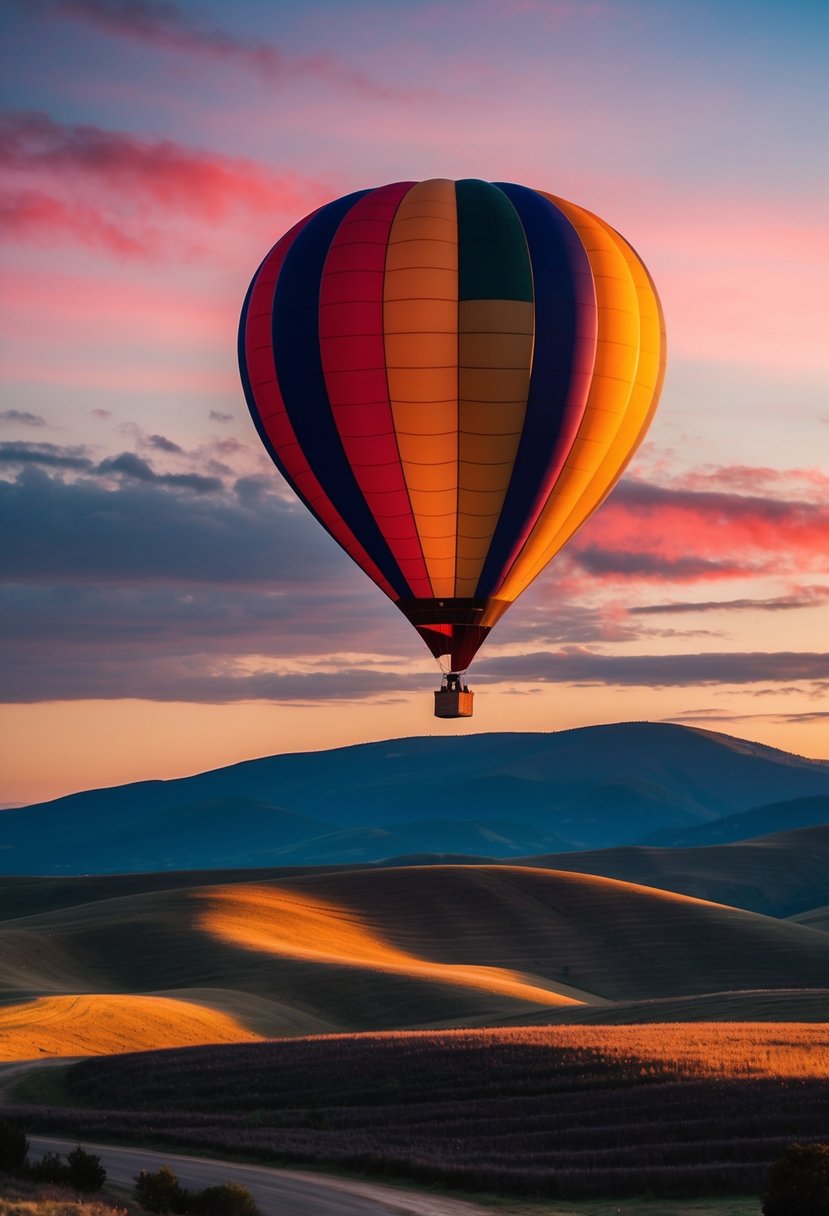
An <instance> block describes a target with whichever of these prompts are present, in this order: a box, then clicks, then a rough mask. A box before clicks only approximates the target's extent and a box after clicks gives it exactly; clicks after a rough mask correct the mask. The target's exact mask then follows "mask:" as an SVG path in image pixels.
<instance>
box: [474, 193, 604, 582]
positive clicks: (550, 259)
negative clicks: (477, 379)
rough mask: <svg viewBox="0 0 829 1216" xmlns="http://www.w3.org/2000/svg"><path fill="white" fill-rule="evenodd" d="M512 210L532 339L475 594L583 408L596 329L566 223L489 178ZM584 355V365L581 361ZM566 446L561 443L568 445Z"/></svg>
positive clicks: (583, 261) (526, 514) (576, 245)
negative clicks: (514, 440)
mask: <svg viewBox="0 0 829 1216" xmlns="http://www.w3.org/2000/svg"><path fill="white" fill-rule="evenodd" d="M495 185H497V186H498V188H499V189H500V190H502V191H503V193H504V194H505V195H506V197H507V198H508V199H509V201H510V202H511V203H512V205H513V207H514V208H515V210H516V211H517V212H518V216H519V218H520V221H521V224H522V226H523V229H524V233H525V235H526V240H527V245H528V247H529V252H530V263H531V266H532V274H533V289H534V297H535V341H534V344H533V365H532V371H531V373H530V387H529V394H528V397H527V412H526V416H525V419H524V431H523V434H522V436H521V439H520V441H519V444H518V451H517V453H516V457H515V464H514V466H513V470H512V476H511V478H510V484H509V486H508V488H507V493H506V497H505V499H504V505H503V508H502V510H501V515H500V518H499V520H498V523H497V525H496V528H495V532H494V534H493V537H492V543H491V545H490V547H489V553H488V554H487V557H486V561H485V562H484V566H483V570H482V571H481V577H480V579H479V582H478V587H477V590H476V592H475V594H476V596H479V597H485V596H490V595H493V594H494V593H495V589H496V588H497V587H498V586H499V585H500V582H501V579H502V577H503V575H504V574H505V573H506V569H505V566H506V563H507V561H508V560H509V559H510V555H511V554H512V552H513V550H514V548H515V543H516V540H517V538H519V537H520V536H521V534H522V532H523V531H524V530H525V528H526V525H527V524H528V523H529V522H530V521H534V519H535V517H537V515H538V512H539V511H540V510H541V507H542V506H543V505H544V502H545V501H546V498H547V496H548V495H549V490H550V484H549V482H550V469H551V466H554V464H555V462H556V461H557V459H559V458H560V457H561V448H562V443H563V442H564V441H565V437H566V435H567V434H569V433H570V431H571V430H572V428H573V422H574V420H575V419H576V418H577V417H578V418H580V416H581V413H582V412H583V410H584V403H585V401H586V392H587V378H588V377H589V374H590V372H591V371H592V361H593V354H592V353H591V350H590V346H591V341H592V344H593V349H594V350H595V335H596V299H595V291H594V287H593V274H592V271H591V269H590V262H589V260H588V257H587V254H586V252H585V250H584V246H583V245H582V242H581V240H580V238H579V236H578V233H577V232H576V230H575V228H574V227H573V225H572V224H571V223H570V221H569V220H568V219H567V217H566V216H565V215H564V214H562V212H561V211H559V209H558V208H557V207H555V206H554V205H553V204H552V203H551V202H549V201H548V200H547V199H545V198H542V196H541V195H540V194H537V193H536V192H535V190H529V189H528V188H527V187H526V186H516V185H512V184H511V183H508V182H496V183H495ZM588 359H589V366H588ZM568 450H569V444H568Z"/></svg>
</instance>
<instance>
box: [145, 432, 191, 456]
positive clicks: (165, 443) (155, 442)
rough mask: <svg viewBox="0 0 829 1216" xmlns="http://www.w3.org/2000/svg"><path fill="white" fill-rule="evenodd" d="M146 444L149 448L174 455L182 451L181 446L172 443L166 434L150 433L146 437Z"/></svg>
mask: <svg viewBox="0 0 829 1216" xmlns="http://www.w3.org/2000/svg"><path fill="white" fill-rule="evenodd" d="M147 444H148V445H149V446H150V447H151V448H155V450H156V451H157V452H171V453H173V454H174V455H176V456H180V455H181V454H182V452H183V451H184V448H183V447H180V445H179V444H177V443H173V441H172V439H168V438H167V436H166V435H150V436H148V438H147Z"/></svg>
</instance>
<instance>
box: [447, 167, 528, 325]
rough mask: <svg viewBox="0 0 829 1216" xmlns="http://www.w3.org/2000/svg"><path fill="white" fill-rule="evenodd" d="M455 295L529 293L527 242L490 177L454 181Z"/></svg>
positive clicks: (519, 297)
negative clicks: (456, 258) (456, 236)
mask: <svg viewBox="0 0 829 1216" xmlns="http://www.w3.org/2000/svg"><path fill="white" fill-rule="evenodd" d="M455 198H456V200H457V207H458V299H459V300H526V301H527V302H529V301H531V300H532V298H533V278H532V274H531V272H530V262H529V258H528V257H527V242H526V240H525V239H524V233H523V231H522V229H521V223H520V221H519V219H518V216H517V215H516V214H515V208H514V207H511V206H510V204H509V201H508V200H507V199H506V198H504V195H503V194H502V192H501V191H500V190H499V189H498V188H497V186H493V185H492V183H491V182H481V181H478V180H477V179H475V178H466V179H465V180H464V181H460V182H455Z"/></svg>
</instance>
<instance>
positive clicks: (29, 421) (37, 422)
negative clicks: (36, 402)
mask: <svg viewBox="0 0 829 1216" xmlns="http://www.w3.org/2000/svg"><path fill="white" fill-rule="evenodd" d="M0 422H16V423H17V424H18V425H19V426H46V419H45V418H41V416H40V414H30V413H29V411H28V410H3V411H2V412H0Z"/></svg>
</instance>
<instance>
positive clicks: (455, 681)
mask: <svg viewBox="0 0 829 1216" xmlns="http://www.w3.org/2000/svg"><path fill="white" fill-rule="evenodd" d="M474 696H475V694H474V692H470V691H469V689H468V688H467V686H466V682H465V681H464V682H462V681H461V677H460V676H459V675H456V674H455V673H454V672H452V673H451V674H450V675H448V676H444V678H443V683H442V685H441V687H440V688H439V689H437V690H436V692H435V717H436V718H471V717H472V701H473V699H474Z"/></svg>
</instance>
